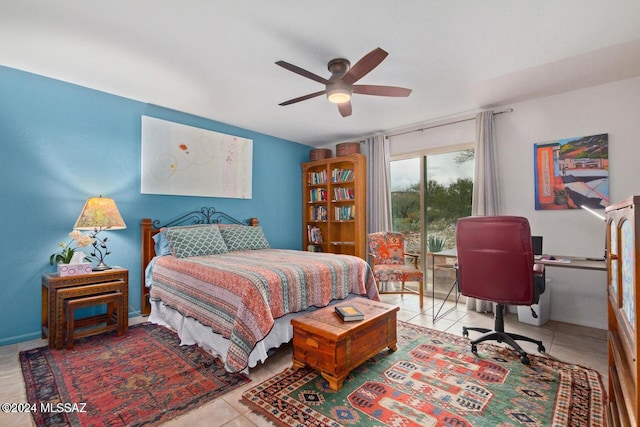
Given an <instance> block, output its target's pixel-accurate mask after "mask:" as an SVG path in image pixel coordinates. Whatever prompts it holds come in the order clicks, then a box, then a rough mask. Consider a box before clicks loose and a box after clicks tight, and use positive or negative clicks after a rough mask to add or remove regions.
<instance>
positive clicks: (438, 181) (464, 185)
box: [391, 147, 474, 296]
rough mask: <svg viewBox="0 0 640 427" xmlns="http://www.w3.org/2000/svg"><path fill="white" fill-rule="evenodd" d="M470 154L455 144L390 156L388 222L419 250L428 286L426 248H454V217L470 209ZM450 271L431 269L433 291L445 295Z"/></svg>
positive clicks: (408, 245) (408, 246)
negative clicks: (390, 216) (448, 148)
mask: <svg viewBox="0 0 640 427" xmlns="http://www.w3.org/2000/svg"><path fill="white" fill-rule="evenodd" d="M473 154H474V152H473V149H472V148H470V147H456V149H454V150H452V151H438V152H427V153H420V154H419V155H415V156H412V157H409V158H400V159H394V160H392V161H391V204H392V213H393V228H394V230H396V231H400V232H402V233H403V234H404V235H405V240H406V242H407V243H406V250H407V251H408V252H413V253H419V254H420V255H421V257H420V259H421V260H423V261H422V266H423V268H424V269H425V271H426V272H427V280H426V282H427V284H428V286H430V285H432V284H433V283H434V278H433V277H432V271H431V265H430V264H428V261H429V260H428V259H427V258H426V253H427V252H441V251H444V250H448V249H452V248H454V247H455V226H456V222H457V220H458V218H460V217H464V216H468V215H471V197H472V194H473V170H474V158H473ZM451 274H452V271H449V272H447V270H446V269H443V270H442V271H439V272H436V277H435V291H436V294H438V295H440V296H443V295H441V294H443V293H444V295H446V293H447V292H448V291H449V289H450V288H451V285H450V282H451V279H452V277H451Z"/></svg>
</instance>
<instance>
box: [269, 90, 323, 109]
mask: <svg viewBox="0 0 640 427" xmlns="http://www.w3.org/2000/svg"><path fill="white" fill-rule="evenodd" d="M325 93H327V91H326V90H321V91H319V92H313V93H310V94H308V95H304V96H301V97H299V98H293V99H290V100H288V101H284V102H281V103H280V104H278V105H282V106H285V105H289V104H295V103H296V102H300V101H306V100H307V99H311V98H315V97H316V96H320V95H324V94H325Z"/></svg>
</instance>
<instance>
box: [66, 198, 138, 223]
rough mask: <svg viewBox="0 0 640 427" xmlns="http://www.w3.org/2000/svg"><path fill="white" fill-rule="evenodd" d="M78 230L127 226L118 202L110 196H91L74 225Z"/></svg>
mask: <svg viewBox="0 0 640 427" xmlns="http://www.w3.org/2000/svg"><path fill="white" fill-rule="evenodd" d="M73 228H74V229H76V230H95V229H98V230H105V229H110V230H121V229H123V228H127V225H126V224H125V223H124V220H123V219H122V216H120V212H119V211H118V207H117V206H116V202H114V201H113V199H110V198H108V197H90V198H89V199H87V202H86V203H85V204H84V207H83V208H82V211H81V212H80V216H78V219H77V220H76V225H75V226H74V227H73Z"/></svg>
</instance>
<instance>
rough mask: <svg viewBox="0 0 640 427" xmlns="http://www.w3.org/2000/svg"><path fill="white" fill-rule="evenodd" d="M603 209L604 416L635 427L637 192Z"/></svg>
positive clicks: (639, 369) (639, 367)
mask: <svg viewBox="0 0 640 427" xmlns="http://www.w3.org/2000/svg"><path fill="white" fill-rule="evenodd" d="M605 212H606V214H607V232H606V233H607V234H606V248H607V251H608V254H607V255H608V256H607V259H606V261H607V264H608V269H607V294H608V298H607V314H608V327H607V344H608V350H609V363H608V364H609V376H608V378H609V384H608V393H607V394H608V397H609V403H608V405H607V420H608V424H609V425H610V426H636V425H638V422H640V418H639V417H638V412H639V411H640V392H639V391H638V380H639V375H640V358H639V354H638V353H639V352H640V349H639V347H638V343H639V342H640V326H638V321H639V320H640V318H639V314H640V313H639V310H638V306H639V305H640V286H639V284H638V281H639V279H640V251H639V250H638V245H639V242H640V196H632V197H629V198H627V199H625V200H622V201H620V202H618V203H614V204H612V205H610V206H608V207H607V208H606V209H605Z"/></svg>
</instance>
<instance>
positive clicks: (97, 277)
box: [42, 267, 129, 349]
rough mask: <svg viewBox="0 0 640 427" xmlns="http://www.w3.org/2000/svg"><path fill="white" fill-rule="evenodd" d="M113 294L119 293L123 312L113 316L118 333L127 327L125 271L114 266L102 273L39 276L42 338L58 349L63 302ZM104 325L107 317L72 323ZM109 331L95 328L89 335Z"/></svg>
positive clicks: (126, 271) (60, 336) (127, 273)
mask: <svg viewBox="0 0 640 427" xmlns="http://www.w3.org/2000/svg"><path fill="white" fill-rule="evenodd" d="M113 292H119V293H121V294H122V297H123V300H124V304H123V305H124V310H123V311H124V313H117V322H121V325H122V330H124V331H126V330H127V328H128V325H129V319H128V313H127V312H128V307H129V271H128V270H126V269H124V268H119V267H114V268H112V269H111V270H106V271H94V272H93V273H90V274H81V275H78V276H67V277H60V276H59V275H58V274H57V273H52V274H43V275H42V338H47V337H48V338H49V348H56V349H60V348H62V345H63V342H64V327H65V320H66V319H65V310H64V302H65V300H67V299H72V298H79V297H88V296H94V295H104V294H109V293H113ZM103 323H104V324H105V325H106V324H107V314H102V315H97V316H92V317H89V318H85V319H80V320H77V321H76V324H79V325H82V326H90V325H101V324H103ZM107 330H110V328H109V327H108V325H107V326H102V327H96V328H95V329H94V330H92V333H102V332H105V331H107Z"/></svg>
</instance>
